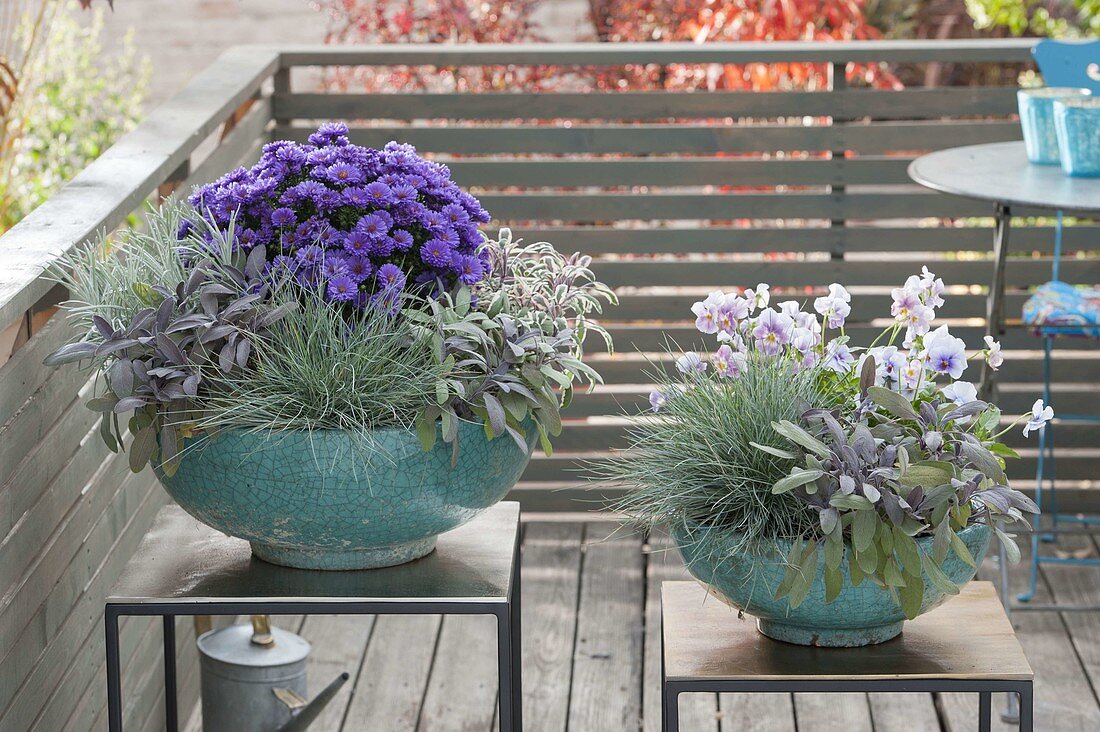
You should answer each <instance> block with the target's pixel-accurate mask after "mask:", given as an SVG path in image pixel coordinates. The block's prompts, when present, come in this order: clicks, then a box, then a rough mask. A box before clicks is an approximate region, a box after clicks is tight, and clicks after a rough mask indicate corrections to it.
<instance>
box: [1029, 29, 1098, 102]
mask: <svg viewBox="0 0 1100 732" xmlns="http://www.w3.org/2000/svg"><path fill="white" fill-rule="evenodd" d="M1031 54H1032V55H1033V56H1034V57H1035V63H1036V64H1038V66H1039V71H1040V72H1041V73H1042V74H1043V81H1045V82H1046V85H1047V86H1072V87H1078V88H1081V89H1088V90H1089V91H1091V92H1092V93H1093V94H1100V40H1094V41H1083V42H1082V41H1076V42H1074V41H1051V40H1046V41H1040V42H1039V43H1037V44H1036V45H1035V47H1034V48H1033V49H1031Z"/></svg>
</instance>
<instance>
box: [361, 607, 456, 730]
mask: <svg viewBox="0 0 1100 732" xmlns="http://www.w3.org/2000/svg"><path fill="white" fill-rule="evenodd" d="M439 626H440V616H438V615H383V616H380V617H379V618H377V619H376V620H375V622H374V630H373V632H372V633H371V639H370V643H368V644H367V652H366V656H365V657H364V659H363V670H362V672H361V673H360V676H359V683H358V684H356V686H355V689H354V694H353V695H352V699H351V704H350V705H348V713H347V717H346V718H345V720H344V729H345V730H348V731H349V732H352V731H353V730H375V729H378V730H382V729H384V730H387V732H414V730H416V725H417V719H418V718H419V716H420V708H421V703H422V701H423V699H424V690H425V689H426V688H427V685H428V676H429V674H430V673H431V668H432V659H433V657H434V656H435V646H436V639H437V638H438V636H439Z"/></svg>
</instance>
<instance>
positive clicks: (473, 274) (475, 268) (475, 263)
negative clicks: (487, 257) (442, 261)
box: [458, 254, 485, 285]
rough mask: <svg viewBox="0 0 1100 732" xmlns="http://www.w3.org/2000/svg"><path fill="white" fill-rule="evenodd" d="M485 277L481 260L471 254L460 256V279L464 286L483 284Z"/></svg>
mask: <svg viewBox="0 0 1100 732" xmlns="http://www.w3.org/2000/svg"><path fill="white" fill-rule="evenodd" d="M484 276H485V268H484V267H483V266H482V264H481V260H480V259H478V258H477V257H475V256H472V255H469V254H467V255H460V257H459V275H458V279H460V280H462V282H463V283H464V284H467V285H474V284H477V283H478V282H481V279H482V278H483V277H484Z"/></svg>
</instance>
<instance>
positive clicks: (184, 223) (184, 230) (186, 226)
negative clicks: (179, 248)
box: [176, 219, 195, 239]
mask: <svg viewBox="0 0 1100 732" xmlns="http://www.w3.org/2000/svg"><path fill="white" fill-rule="evenodd" d="M193 228H195V225H194V224H192V223H191V220H190V219H180V225H179V228H177V229H176V238H177V239H186V238H187V235H188V234H190V233H191V230H192V229H193Z"/></svg>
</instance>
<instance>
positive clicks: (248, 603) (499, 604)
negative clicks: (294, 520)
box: [103, 533, 523, 732]
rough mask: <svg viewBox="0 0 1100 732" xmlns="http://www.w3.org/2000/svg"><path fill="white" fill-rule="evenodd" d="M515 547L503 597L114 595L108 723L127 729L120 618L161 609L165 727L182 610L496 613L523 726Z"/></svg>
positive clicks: (508, 710) (512, 704)
mask: <svg viewBox="0 0 1100 732" xmlns="http://www.w3.org/2000/svg"><path fill="white" fill-rule="evenodd" d="M516 541H517V547H516V549H515V551H514V553H513V560H512V581H511V583H510V585H509V592H508V597H507V598H505V599H504V600H503V601H501V600H471V601H463V600H461V599H453V598H452V599H446V600H435V599H430V598H425V599H418V598H409V599H400V600H390V599H378V600H313V599H307V600H272V601H264V600H240V601H221V600H219V601H212V602H204V601H178V602H173V601H171V600H167V601H164V602H129V603H128V602H118V601H109V602H108V603H107V604H106V606H105V608H104V612H103V617H104V625H105V634H106V642H107V646H106V654H107V727H108V729H109V730H110V732H122V685H121V664H120V658H119V654H120V650H119V632H118V631H119V624H118V621H119V618H121V617H123V616H152V615H160V616H162V618H163V625H164V687H165V705H164V709H165V728H166V729H167V730H168V732H177V731H178V729H179V712H178V709H177V699H176V626H175V618H176V616H177V615H250V614H267V615H297V614H306V615H310V614H326V615H336V614H340V615H436V614H441V615H495V616H496V619H497V676H498V678H499V687H498V689H499V690H498V707H499V708H498V711H499V715H500V731H501V732H519V731H520V730H522V729H523V722H522V711H523V684H522V680H521V666H522V663H521V657H520V654H521V650H522V642H521V638H522V635H521V627H520V603H519V598H520V557H519V547H518V542H519V535H518V533H517V537H516Z"/></svg>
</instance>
